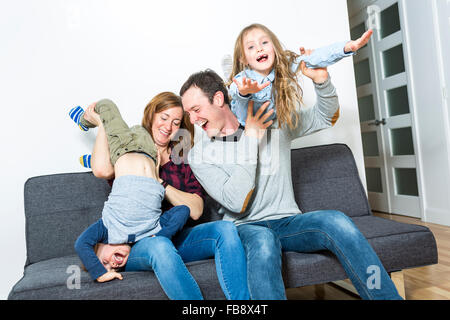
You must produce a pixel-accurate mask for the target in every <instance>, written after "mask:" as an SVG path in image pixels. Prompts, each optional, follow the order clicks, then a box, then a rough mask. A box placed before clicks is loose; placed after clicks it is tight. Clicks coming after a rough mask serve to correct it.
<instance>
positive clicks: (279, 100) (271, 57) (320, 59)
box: [229, 24, 372, 128]
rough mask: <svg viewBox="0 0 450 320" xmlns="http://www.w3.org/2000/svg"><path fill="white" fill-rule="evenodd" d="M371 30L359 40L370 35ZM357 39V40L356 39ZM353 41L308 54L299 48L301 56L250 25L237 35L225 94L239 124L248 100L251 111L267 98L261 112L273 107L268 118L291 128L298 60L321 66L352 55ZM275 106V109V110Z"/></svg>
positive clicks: (296, 99)
mask: <svg viewBox="0 0 450 320" xmlns="http://www.w3.org/2000/svg"><path fill="white" fill-rule="evenodd" d="M371 33H372V31H371V30H369V31H368V32H366V33H365V34H364V35H363V37H361V39H363V38H364V39H366V38H367V41H368V38H370V36H371ZM361 39H358V41H360V40H361ZM356 42H357V41H349V42H338V43H335V44H333V45H330V46H326V47H323V48H320V49H317V50H315V51H313V52H312V54H309V53H311V51H306V50H304V49H303V48H301V49H300V51H301V55H298V54H296V53H294V52H292V51H289V50H284V49H283V47H282V45H281V43H280V41H279V40H278V38H277V37H276V36H275V34H274V33H273V32H272V31H270V30H269V29H268V28H267V27H265V26H263V25H261V24H252V25H250V26H248V27H246V28H244V29H243V30H242V31H241V33H240V34H239V36H238V38H237V40H236V44H235V48H234V57H233V67H232V72H231V75H230V79H229V80H230V82H229V86H230V88H229V93H230V95H231V98H232V101H231V110H232V111H233V113H234V114H236V116H237V118H238V120H239V122H240V124H242V125H243V126H245V120H246V118H247V106H248V101H249V100H253V101H254V106H253V112H255V111H256V110H258V109H259V108H260V106H261V105H262V104H263V103H264V102H266V101H271V104H270V105H269V106H268V107H267V109H266V111H265V112H268V111H269V110H271V109H273V111H274V112H273V115H272V116H271V117H269V119H268V120H273V119H274V118H275V117H276V118H278V124H279V126H280V127H282V126H284V125H288V126H289V127H290V128H295V127H296V125H297V122H298V120H299V119H298V113H296V112H295V107H296V106H297V104H298V102H301V101H302V89H301V88H300V86H299V84H298V79H297V73H298V72H299V71H300V69H301V68H300V66H301V64H302V63H304V65H305V66H306V67H307V68H313V69H314V68H325V67H327V66H329V65H331V64H334V63H336V62H338V61H339V60H341V59H342V58H344V57H348V56H351V55H353V54H354V51H355V50H354V49H355V48H359V44H360V43H359V42H358V46H356V44H357V43H356ZM275 105H276V110H275Z"/></svg>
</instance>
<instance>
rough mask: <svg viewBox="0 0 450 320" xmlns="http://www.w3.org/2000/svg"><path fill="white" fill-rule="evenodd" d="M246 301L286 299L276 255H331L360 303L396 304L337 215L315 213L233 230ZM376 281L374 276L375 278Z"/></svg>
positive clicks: (389, 286) (393, 292) (347, 222)
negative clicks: (243, 260)
mask: <svg viewBox="0 0 450 320" xmlns="http://www.w3.org/2000/svg"><path fill="white" fill-rule="evenodd" d="M237 228H238V231H239V236H240V237H241V240H242V243H243V245H244V249H245V251H246V255H247V275H248V285H249V291H250V298H251V299H262V300H280V299H286V294H285V288H284V284H283V278H282V272H281V258H282V255H281V252H282V251H296V252H305V253H308V252H316V251H320V250H329V251H331V252H333V253H334V254H335V255H336V257H337V258H338V259H339V261H340V262H341V264H342V266H343V267H344V270H345V272H346V273H347V275H348V277H349V278H350V280H351V281H352V283H353V285H354V286H355V288H356V290H357V291H358V293H359V294H360V296H361V298H363V299H373V300H375V299H376V300H390V299H401V297H400V296H399V294H398V292H397V289H396V288H395V286H394V284H393V282H392V280H391V278H390V277H389V275H388V274H387V272H386V270H385V269H384V267H383V265H382V264H381V261H380V260H379V258H378V256H377V255H376V253H375V251H374V250H373V249H372V247H371V246H370V244H369V242H368V241H367V240H366V238H365V237H364V236H363V235H362V234H361V232H360V231H359V230H358V229H357V227H356V226H355V225H354V224H353V222H352V220H351V219H350V218H349V217H347V216H346V215H345V214H344V213H342V212H339V211H331V210H326V211H316V212H310V213H305V214H298V215H295V216H292V217H288V218H283V219H278V220H269V221H262V222H256V223H248V224H243V225H239V226H238V227H237ZM376 277H379V278H378V279H377V278H376Z"/></svg>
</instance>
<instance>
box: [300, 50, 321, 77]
mask: <svg viewBox="0 0 450 320" xmlns="http://www.w3.org/2000/svg"><path fill="white" fill-rule="evenodd" d="M313 52H314V50H311V49H305V48H304V47H300V55H302V56H303V55H307V56H309V55H310V54H311V53H313ZM300 70H301V71H302V73H303V74H304V75H305V76H307V77H308V78H310V79H311V80H312V81H314V82H315V83H319V84H320V83H324V82H325V81H327V79H328V70H327V68H317V69H310V68H308V67H307V66H306V63H305V61H302V62H301V63H300Z"/></svg>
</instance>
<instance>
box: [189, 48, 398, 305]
mask: <svg viewBox="0 0 450 320" xmlns="http://www.w3.org/2000/svg"><path fill="white" fill-rule="evenodd" d="M363 45H364V44H362V45H361V47H362V46H363ZM356 49H359V48H356ZM301 70H302V72H303V74H304V75H305V76H307V77H309V78H310V79H311V80H313V82H314V85H315V90H316V94H317V103H316V104H315V106H314V107H312V108H301V109H300V108H298V109H297V110H298V113H299V114H300V123H299V125H298V126H297V127H296V128H294V129H289V128H288V127H283V128H278V125H277V120H275V122H274V123H273V126H272V127H271V128H270V130H267V132H266V129H267V128H268V127H269V126H271V125H272V121H269V122H266V120H267V118H268V117H270V115H271V112H270V111H269V112H267V113H266V114H264V115H263V111H264V109H265V108H267V106H268V103H266V104H264V105H263V106H262V107H261V108H260V109H259V110H258V111H257V112H256V114H255V115H253V114H252V113H253V112H252V111H251V110H253V105H252V102H249V106H248V116H247V120H246V125H245V128H243V127H241V126H240V125H239V122H238V120H237V118H236V116H235V115H234V114H233V113H232V112H231V110H230V107H229V103H230V102H229V101H228V94H227V89H226V87H225V85H224V83H223V81H222V79H221V78H220V77H219V76H218V75H217V74H216V73H215V72H214V71H211V70H206V71H203V72H199V73H196V74H194V75H192V76H191V77H190V78H189V79H188V80H187V81H186V82H185V84H184V85H183V87H182V88H181V90H180V95H181V97H182V103H183V108H184V110H185V111H186V112H188V113H189V115H190V119H191V122H192V123H193V124H196V125H198V126H199V127H201V128H202V129H203V130H204V132H203V134H202V138H201V140H200V141H196V144H195V146H194V148H193V149H192V150H191V152H190V154H189V164H190V166H191V168H192V170H193V172H194V174H195V176H196V177H197V179H198V180H199V182H200V183H201V184H202V185H203V187H204V188H205V190H206V191H207V192H208V194H209V195H211V197H213V198H214V199H215V200H216V201H217V202H219V203H220V204H221V206H222V207H221V208H220V211H219V212H220V213H222V214H223V215H224V218H223V219H224V220H230V221H233V222H234V223H235V224H236V225H237V228H238V231H239V236H240V238H241V240H242V243H243V245H244V249H245V251H246V255H247V267H248V272H247V274H248V285H249V290H250V296H251V299H286V295H285V288H284V284H283V279H282V272H281V252H282V251H297V252H315V251H320V250H330V251H332V252H333V253H334V254H335V255H336V256H337V258H338V259H339V261H340V262H341V263H342V265H343V267H344V269H345V271H346V272H347V275H348V276H349V278H350V279H351V280H352V283H353V284H354V286H355V288H356V289H357V290H358V292H359V294H360V295H361V297H362V298H364V299H401V298H400V296H399V295H398V292H397V290H396V288H395V286H394V284H393V283H392V281H391V279H390V278H389V276H388V274H387V272H386V271H385V270H384V268H383V265H382V264H381V262H380V260H379V259H378V257H377V255H376V253H375V252H374V251H373V249H372V248H371V246H370V244H369V243H368V242H367V240H366V239H365V238H364V236H363V235H362V234H361V233H360V232H359V230H358V229H357V228H356V227H355V225H354V224H353V222H352V221H351V220H350V218H348V217H347V216H346V215H345V214H343V213H341V212H338V211H332V210H327V211H318V212H314V213H303V214H301V212H300V210H299V208H298V206H297V204H296V202H295V198H294V193H293V187H292V178H291V158H290V155H291V151H290V147H291V141H292V140H293V139H295V138H298V137H301V136H304V135H307V134H311V133H313V132H316V131H318V130H322V129H325V128H328V127H331V126H333V125H334V123H335V121H336V118H337V117H336V115H337V114H338V110H339V101H338V97H337V94H336V90H335V88H334V86H333V84H332V83H331V80H330V78H329V75H328V71H327V69H326V68H323V69H308V68H306V66H305V65H304V63H303V64H302V66H301ZM373 266H375V267H377V268H379V270H380V281H381V283H382V285H381V287H380V288H372V287H371V288H369V287H368V286H367V285H366V284H367V280H368V277H369V276H370V275H371V273H368V272H367V270H368V268H369V267H371V268H373Z"/></svg>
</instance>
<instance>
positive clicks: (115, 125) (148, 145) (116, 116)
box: [80, 99, 157, 165]
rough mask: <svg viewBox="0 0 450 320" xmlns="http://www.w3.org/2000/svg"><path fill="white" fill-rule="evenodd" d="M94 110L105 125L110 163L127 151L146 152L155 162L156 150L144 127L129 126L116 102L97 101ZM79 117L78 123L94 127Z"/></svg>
mask: <svg viewBox="0 0 450 320" xmlns="http://www.w3.org/2000/svg"><path fill="white" fill-rule="evenodd" d="M94 110H95V112H97V113H98V114H99V115H100V119H101V120H102V123H103V126H104V127H105V131H106V136H107V139H108V145H109V153H110V154H111V163H112V165H114V164H115V163H116V161H117V159H119V157H120V156H122V155H124V154H125V153H128V152H143V153H146V154H147V155H149V156H150V157H151V158H153V160H155V162H156V158H157V151H156V146H155V143H154V142H153V139H152V137H151V136H150V134H149V132H148V131H147V130H146V129H145V128H144V127H142V126H139V125H136V126H133V127H131V128H129V127H128V125H127V124H126V122H125V121H124V120H123V119H122V116H121V115H120V112H119V109H118V108H117V106H116V104H115V103H114V102H112V101H111V100H108V99H103V100H100V101H98V102H97V104H96V105H95V108H94ZM80 119H81V120H80V123H82V124H83V125H84V126H86V127H88V128H94V127H95V126H94V125H93V124H92V123H90V122H89V121H87V120H86V119H84V117H83V116H81V118H80Z"/></svg>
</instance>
